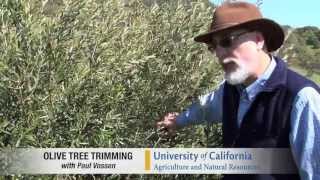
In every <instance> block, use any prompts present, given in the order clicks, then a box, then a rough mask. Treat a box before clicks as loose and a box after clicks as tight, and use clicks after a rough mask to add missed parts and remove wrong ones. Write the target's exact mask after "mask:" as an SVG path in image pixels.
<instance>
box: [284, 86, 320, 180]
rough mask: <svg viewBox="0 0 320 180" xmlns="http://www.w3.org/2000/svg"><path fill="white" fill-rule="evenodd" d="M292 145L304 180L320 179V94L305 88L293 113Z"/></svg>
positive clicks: (295, 104)
mask: <svg viewBox="0 0 320 180" xmlns="http://www.w3.org/2000/svg"><path fill="white" fill-rule="evenodd" d="M290 144H291V147H292V153H293V157H294V159H295V162H296V164H297V167H298V169H299V174H300V177H301V178H302V179H303V180H318V179H320V168H319V167H320V94H319V93H318V92H317V91H316V90H315V89H314V88H311V87H306V88H303V89H302V90H301V91H300V92H299V93H298V94H297V97H296V98H295V101H294V105H293V109H292V112H291V132H290Z"/></svg>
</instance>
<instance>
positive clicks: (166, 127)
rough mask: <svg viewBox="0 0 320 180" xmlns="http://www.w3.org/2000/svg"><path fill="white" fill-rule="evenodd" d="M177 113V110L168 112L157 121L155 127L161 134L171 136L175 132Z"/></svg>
mask: <svg viewBox="0 0 320 180" xmlns="http://www.w3.org/2000/svg"><path fill="white" fill-rule="evenodd" d="M178 115H179V113H177V112H171V113H168V114H166V115H165V116H164V117H163V119H161V120H160V121H159V122H158V123H157V129H158V131H159V132H160V134H161V135H164V136H169V137H172V136H174V135H175V134H176V129H177V122H176V120H177V116H178Z"/></svg>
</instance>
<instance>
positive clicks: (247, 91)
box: [237, 56, 276, 101]
mask: <svg viewBox="0 0 320 180" xmlns="http://www.w3.org/2000/svg"><path fill="white" fill-rule="evenodd" d="M270 57H271V62H270V64H269V66H268V67H267V69H266V71H264V73H263V74H262V75H261V76H260V77H258V79H257V80H255V81H254V82H253V83H252V84H250V85H249V86H248V87H244V86H243V85H239V86H237V88H238V90H239V91H240V95H241V96H242V95H244V96H245V98H247V99H249V100H250V101H251V100H253V98H254V97H255V96H256V95H257V94H258V93H259V92H260V91H261V90H262V88H263V86H264V85H265V83H266V82H267V80H268V79H269V78H270V76H271V74H272V72H273V71H274V69H275V67H276V61H275V60H274V58H273V57H272V56H270Z"/></svg>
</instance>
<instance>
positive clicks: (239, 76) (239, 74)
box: [224, 58, 250, 85]
mask: <svg viewBox="0 0 320 180" xmlns="http://www.w3.org/2000/svg"><path fill="white" fill-rule="evenodd" d="M224 62H225V63H226V62H232V63H235V64H236V68H235V69H232V70H230V71H229V72H226V71H225V73H224V78H225V79H226V81H227V82H228V83H229V84H232V85H237V84H242V83H244V82H245V80H247V79H248V78H249V77H250V72H249V70H248V69H247V68H246V67H245V66H244V65H243V64H238V63H236V62H235V61H233V60H232V59H229V58H227V59H225V60H224Z"/></svg>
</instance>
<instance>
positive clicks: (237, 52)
mask: <svg viewBox="0 0 320 180" xmlns="http://www.w3.org/2000/svg"><path fill="white" fill-rule="evenodd" d="M256 37H257V34H256V32H248V31H245V30H237V31H233V32H229V33H226V34H223V35H221V36H219V37H216V38H215V39H213V44H212V45H213V47H212V49H211V50H212V51H213V52H215V53H216V56H217V57H218V59H219V63H220V64H221V66H222V68H223V70H224V72H225V75H224V76H225V79H226V81H227V82H228V83H230V84H233V85H235V84H242V83H245V81H246V80H248V79H249V78H250V77H251V76H254V72H255V69H256V68H257V66H258V60H257V57H258V50H257V49H258V44H257V39H256ZM209 49H210V47H209Z"/></svg>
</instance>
